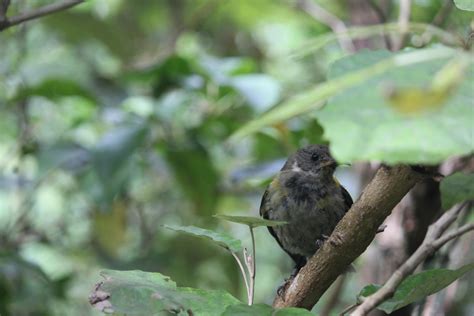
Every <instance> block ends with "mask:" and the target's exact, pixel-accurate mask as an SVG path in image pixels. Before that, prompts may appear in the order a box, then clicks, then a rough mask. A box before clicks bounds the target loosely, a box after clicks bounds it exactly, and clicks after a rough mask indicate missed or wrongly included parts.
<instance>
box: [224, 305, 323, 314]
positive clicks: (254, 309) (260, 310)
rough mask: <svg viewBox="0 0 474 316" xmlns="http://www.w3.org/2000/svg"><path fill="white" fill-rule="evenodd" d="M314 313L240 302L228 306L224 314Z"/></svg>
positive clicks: (292, 308) (300, 309)
mask: <svg viewBox="0 0 474 316" xmlns="http://www.w3.org/2000/svg"><path fill="white" fill-rule="evenodd" d="M306 315H314V314H313V313H311V312H310V311H308V310H306V309H303V308H296V307H289V308H282V309H273V308H272V307H271V306H269V305H265V304H255V305H252V306H249V305H245V304H239V305H230V306H228V307H227V309H226V310H225V312H224V313H223V314H222V316H306Z"/></svg>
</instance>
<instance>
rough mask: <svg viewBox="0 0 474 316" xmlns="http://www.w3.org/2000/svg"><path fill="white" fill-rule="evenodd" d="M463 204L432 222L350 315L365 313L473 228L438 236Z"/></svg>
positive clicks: (465, 227)
mask: <svg viewBox="0 0 474 316" xmlns="http://www.w3.org/2000/svg"><path fill="white" fill-rule="evenodd" d="M464 205H465V204H461V205H458V206H455V207H453V208H452V209H451V210H449V211H447V212H446V213H444V214H443V216H441V217H440V218H439V219H438V220H437V221H436V222H435V223H434V224H432V225H431V226H430V227H429V229H428V233H427V234H426V237H425V240H424V241H423V243H422V244H421V246H420V247H419V248H418V249H417V250H416V251H415V253H413V255H412V256H411V257H410V258H408V260H407V261H405V263H404V264H402V265H401V266H400V267H399V268H398V269H397V270H396V271H395V272H394V273H393V274H392V276H391V277H390V278H389V279H388V280H387V282H385V284H384V286H383V287H382V288H380V289H379V290H378V291H377V292H375V293H374V294H373V295H371V296H369V297H368V298H366V299H365V300H364V301H363V302H362V304H360V305H359V306H358V307H357V308H356V310H355V311H354V312H353V313H352V314H351V315H353V316H361V315H366V314H367V313H368V312H370V311H371V310H373V309H374V308H375V307H377V306H378V305H379V304H380V303H382V302H383V301H385V300H386V299H388V298H390V297H392V296H393V294H394V293H395V291H396V289H397V287H398V286H399V285H400V283H402V281H403V280H404V279H405V278H406V277H407V276H409V275H410V274H411V273H413V271H414V270H415V269H416V267H417V266H418V265H419V264H420V263H421V262H423V260H425V259H426V258H427V257H428V256H429V255H431V254H432V253H434V252H435V251H436V250H438V249H439V248H440V247H441V246H443V245H444V244H446V243H447V242H448V241H450V240H452V239H454V238H456V237H459V236H460V235H462V234H464V233H466V232H468V231H471V230H474V223H469V224H466V225H464V226H461V227H459V228H458V229H455V230H453V231H452V232H450V233H448V234H446V235H444V236H442V237H440V236H441V235H442V234H443V233H444V231H445V230H446V229H447V228H448V227H449V225H451V224H452V223H453V222H454V221H455V220H456V218H457V217H458V215H459V213H460V212H461V210H462V209H463V207H464Z"/></svg>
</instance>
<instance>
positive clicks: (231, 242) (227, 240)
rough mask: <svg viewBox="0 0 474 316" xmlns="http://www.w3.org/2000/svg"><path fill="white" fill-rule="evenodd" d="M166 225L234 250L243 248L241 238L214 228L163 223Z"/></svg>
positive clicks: (237, 250)
mask: <svg viewBox="0 0 474 316" xmlns="http://www.w3.org/2000/svg"><path fill="white" fill-rule="evenodd" d="M163 226H164V227H166V228H168V229H171V230H174V231H177V232H183V233H186V234H188V235H191V236H195V237H199V238H203V239H207V240H212V241H213V242H215V243H216V244H218V245H219V246H221V247H223V248H225V249H227V250H229V251H232V252H239V251H241V250H242V244H241V242H240V240H238V239H235V238H233V237H231V236H228V235H226V234H222V233H218V232H215V231H212V230H208V229H204V228H200V227H196V226H174V225H163Z"/></svg>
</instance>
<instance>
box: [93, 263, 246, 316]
mask: <svg viewBox="0 0 474 316" xmlns="http://www.w3.org/2000/svg"><path fill="white" fill-rule="evenodd" d="M101 275H102V277H103V278H104V281H102V282H100V283H98V284H97V286H96V288H95V289H94V291H93V292H92V293H91V295H90V297H89V301H90V303H91V304H92V305H93V306H94V307H96V308H97V309H99V310H101V311H103V312H106V313H112V312H113V313H124V314H126V315H134V316H141V315H169V314H170V313H171V314H178V315H191V314H192V315H220V314H221V313H222V312H224V310H225V309H226V308H227V306H229V305H233V304H239V303H241V302H240V301H239V300H237V299H236V298H234V297H233V296H232V295H230V294H228V293H226V292H224V291H205V290H200V289H192V288H182V287H177V286H176V283H174V282H173V281H172V280H171V279H170V278H169V277H167V276H164V275H162V274H160V273H151V272H143V271H138V270H135V271H114V270H106V271H102V272H101Z"/></svg>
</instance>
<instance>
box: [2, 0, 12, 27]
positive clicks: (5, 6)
mask: <svg viewBox="0 0 474 316" xmlns="http://www.w3.org/2000/svg"><path fill="white" fill-rule="evenodd" d="M9 5H10V0H2V1H1V2H0V25H2V24H3V23H5V21H6V19H7V11H8V6H9Z"/></svg>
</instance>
